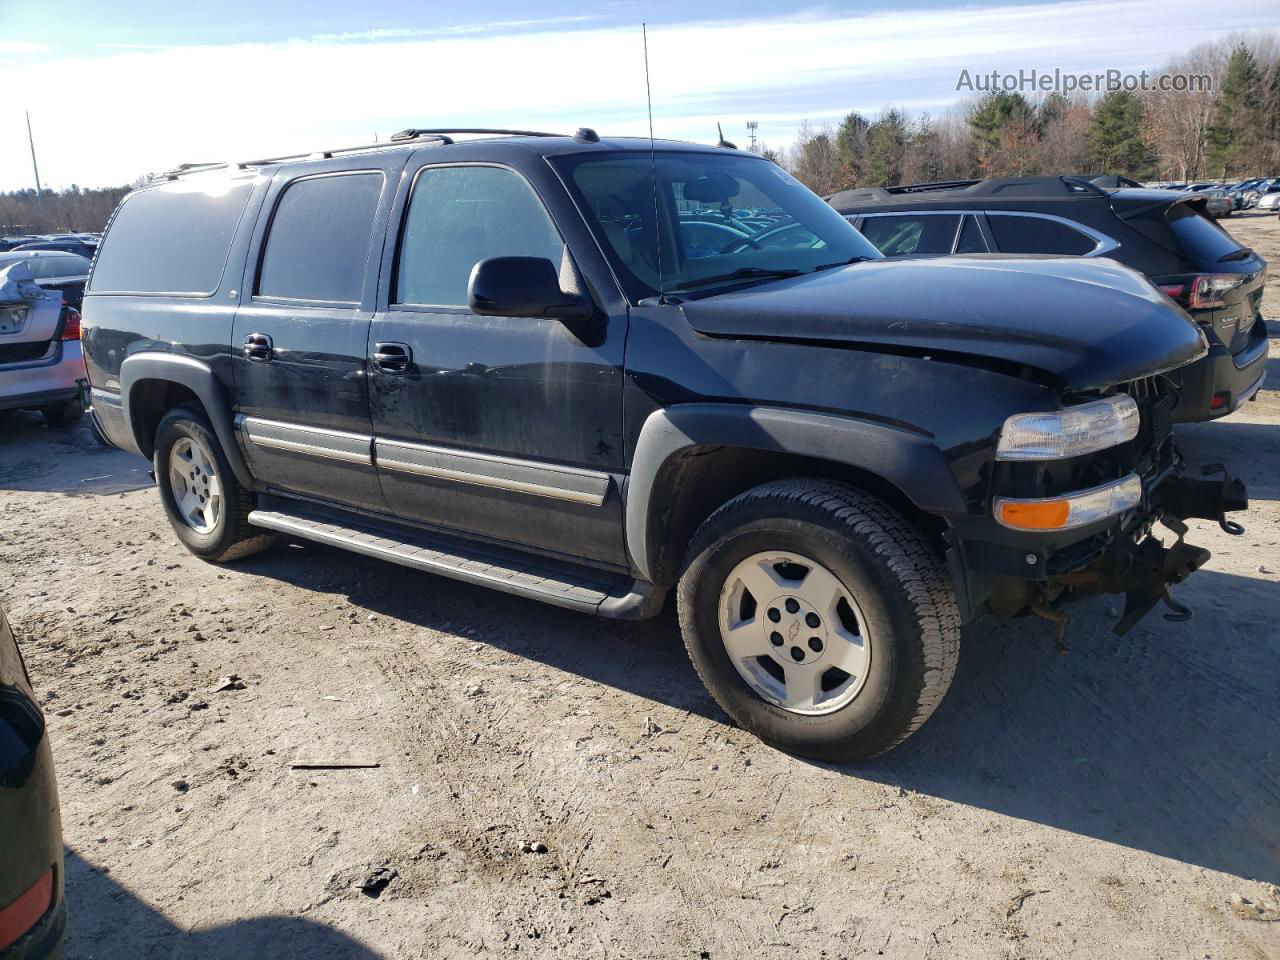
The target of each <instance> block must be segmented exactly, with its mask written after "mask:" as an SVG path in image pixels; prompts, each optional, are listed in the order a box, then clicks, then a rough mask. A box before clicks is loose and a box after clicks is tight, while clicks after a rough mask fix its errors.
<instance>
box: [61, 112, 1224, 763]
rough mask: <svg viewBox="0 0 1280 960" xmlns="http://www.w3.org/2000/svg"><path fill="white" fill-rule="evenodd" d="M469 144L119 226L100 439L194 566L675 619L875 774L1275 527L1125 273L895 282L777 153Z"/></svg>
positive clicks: (767, 717)
mask: <svg viewBox="0 0 1280 960" xmlns="http://www.w3.org/2000/svg"><path fill="white" fill-rule="evenodd" d="M466 132H467V133H470V134H474V133H476V132H477V131H466ZM454 133H456V131H438V130H410V131H405V132H404V133H402V134H399V135H397V136H396V138H395V139H394V142H392V143H390V144H382V145H375V146H369V147H362V148H352V149H348V150H338V151H326V152H324V153H321V154H313V155H311V156H310V157H308V158H306V159H299V158H296V157H295V158H281V159H278V160H263V161H257V162H252V163H243V164H233V165H216V166H203V167H195V168H183V169H179V170H175V171H173V172H172V173H170V174H167V175H165V176H162V177H160V178H159V179H157V180H156V181H155V182H153V183H151V184H150V185H148V186H147V187H145V188H143V189H141V190H138V191H137V192H135V193H133V194H131V195H130V196H129V197H127V198H126V199H125V200H124V201H123V203H122V204H121V206H120V207H119V209H118V210H117V211H116V213H115V215H114V217H113V218H112V221H111V223H110V225H109V226H108V229H107V232H106V236H105V237H104V239H103V242H102V245H101V249H100V251H99V253H98V256H97V260H96V262H95V265H94V268H93V273H92V275H91V277H90V281H89V287H88V291H87V293H86V296H85V303H84V342H85V348H86V357H87V363H88V370H89V378H90V381H91V384H92V401H93V416H94V417H95V419H96V420H97V421H98V422H99V423H100V424H101V427H102V429H103V431H104V432H105V434H106V436H107V437H109V438H110V439H111V441H112V442H113V443H115V444H117V445H119V446H121V447H124V448H127V449H130V450H134V451H137V452H139V453H141V454H142V455H143V456H146V457H148V458H150V459H151V461H152V463H153V465H154V468H155V475H156V480H157V486H158V488H159V494H160V497H161V500H162V502H163V504H164V507H165V510H166V512H167V513H168V516H169V519H170V522H171V523H172V525H173V528H174V530H175V531H176V534H177V536H178V537H179V538H180V539H181V540H182V541H183V542H184V543H185V544H186V545H187V547H188V549H190V550H191V551H192V552H193V553H195V554H196V555H197V556H200V557H204V558H206V559H208V560H211V561H215V562H222V561H229V560H235V559H237V558H240V557H244V556H247V555H249V554H251V553H254V552H256V551H258V550H261V549H263V548H264V547H266V546H267V545H268V544H269V543H270V541H271V539H272V536H273V535H275V534H284V535H288V536H291V537H300V538H305V539H309V540H314V541H318V542H320V543H323V544H330V545H333V546H338V547H342V548H345V549H349V550H353V551H357V552H359V553H364V554H368V555H370V556H373V557H378V558H382V559H386V560H390V561H393V562H396V563H400V564H404V565H406V566H409V567H413V568H416V569H420V570H424V571H428V572H431V573H437V574H442V575H444V576H448V577H453V578H455V579H458V580H462V581H466V582H470V583H476V584H482V585H485V586H489V587H493V588H496V589H499V590H504V591H508V592H510V593H515V594H519V595H521V596H525V597H532V598H535V599H538V600H543V601H546V602H549V603H554V604H558V605H560V606H563V607H567V608H569V609H572V610H579V611H582V612H587V613H594V614H598V615H600V616H605V617H615V618H639V617H648V616H652V615H654V614H656V613H657V612H658V611H659V610H660V609H661V608H662V606H663V602H664V598H665V597H666V596H667V595H668V593H670V592H672V591H674V592H676V594H677V596H678V608H679V615H680V624H681V629H682V632H683V634H684V638H685V642H686V645H687V647H688V650H689V654H690V656H691V658H692V660H693V663H694V665H695V667H696V669H697V671H698V673H699V674H700V675H701V677H702V679H703V680H704V682H705V683H706V684H707V687H708V688H709V690H710V691H711V693H712V695H713V696H714V697H715V698H716V700H717V701H718V702H719V703H720V704H721V705H722V706H723V707H724V709H725V711H726V712H727V713H728V714H729V715H730V716H732V717H733V718H734V719H735V720H737V721H738V722H739V723H741V724H742V725H743V726H744V727H746V728H747V729H749V730H752V731H753V732H755V733H756V734H758V735H759V736H760V737H762V738H763V739H765V740H766V741H768V742H770V743H772V744H775V745H777V746H779V747H782V748H784V749H788V750H793V751H796V752H800V753H804V754H809V755H813V756H818V757H824V758H828V759H849V758H857V757H865V756H869V755H872V754H875V753H878V752H881V751H884V750H887V749H889V748H891V747H893V746H894V745H896V744H898V743H900V742H901V741H902V740H903V739H905V738H906V737H907V736H908V735H909V734H910V733H911V732H912V731H913V730H915V729H917V728H918V727H919V726H920V724H922V723H923V722H924V721H925V719H926V718H927V717H928V716H929V715H930V714H931V713H932V712H933V710H934V708H935V707H936V706H937V705H938V702H939V701H940V700H941V698H942V696H943V694H944V693H945V691H946V689H947V687H948V685H949V684H950V682H951V678H952V675H953V673H954V671H955V666H956V660H957V656H958V653H959V643H960V626H961V624H962V623H964V622H966V621H969V620H972V619H974V618H976V617H977V616H979V615H980V614H981V613H983V612H986V611H991V612H994V613H997V614H1003V615H1016V614H1021V613H1027V612H1031V611H1038V612H1040V613H1043V614H1045V615H1048V616H1050V617H1053V618H1055V619H1058V620H1061V617H1060V616H1059V615H1058V613H1057V612H1056V611H1057V608H1058V607H1059V606H1060V605H1061V604H1062V603H1064V602H1065V601H1067V600H1069V599H1071V598H1073V597H1076V596H1081V595H1087V594H1091V593H1098V592H1119V593H1125V594H1126V596H1127V602H1126V609H1125V613H1124V614H1123V616H1122V618H1121V621H1120V623H1119V624H1118V627H1117V628H1118V629H1120V630H1124V629H1127V628H1128V627H1129V626H1131V625H1132V624H1133V623H1134V622H1135V621H1136V620H1137V619H1138V618H1139V617H1141V616H1143V615H1144V614H1145V613H1146V612H1147V611H1148V610H1150V609H1151V608H1152V607H1153V606H1154V605H1155V604H1156V603H1157V602H1159V601H1160V600H1161V599H1168V593H1167V590H1168V587H1169V585H1170V584H1171V583H1176V582H1178V581H1180V580H1181V579H1183V578H1184V577H1186V576H1188V575H1189V574H1190V573H1191V572H1192V571H1194V570H1195V569H1196V568H1198V567H1199V566H1200V565H1202V564H1203V563H1204V562H1205V561H1206V559H1207V558H1208V553H1207V552H1206V551H1204V550H1202V549H1199V548H1197V547H1193V546H1190V545H1189V544H1187V543H1186V542H1185V541H1184V540H1183V539H1182V537H1181V536H1180V535H1179V536H1178V537H1177V538H1176V540H1175V541H1174V542H1172V543H1171V544H1170V545H1167V546H1166V545H1164V544H1163V543H1162V542H1161V541H1160V540H1159V539H1158V538H1157V537H1155V536H1153V535H1152V529H1153V527H1154V525H1155V524H1156V523H1157V522H1161V521H1163V522H1164V523H1165V524H1167V525H1169V526H1170V527H1172V528H1173V529H1174V530H1176V531H1184V530H1185V528H1184V527H1183V525H1182V522H1181V518H1186V517H1197V516H1198V517H1211V518H1217V519H1219V520H1221V521H1223V522H1226V521H1225V519H1224V514H1225V512H1226V511H1229V510H1234V509H1241V508H1243V507H1244V505H1245V504H1244V492H1243V487H1242V486H1241V485H1240V484H1239V482H1238V481H1229V480H1225V479H1222V478H1219V479H1214V480H1200V479H1190V478H1187V477H1183V476H1182V475H1181V473H1182V461H1181V458H1180V456H1179V455H1178V452H1177V449H1176V446H1175V443H1174V439H1173V436H1172V426H1171V414H1172V410H1173V406H1174V403H1175V402H1176V396H1177V394H1176V389H1175V387H1174V383H1175V381H1176V379H1177V377H1178V374H1179V371H1180V369H1181V368H1183V367H1184V366H1185V365H1186V364H1188V363H1191V362H1193V361H1195V360H1197V359H1198V358H1199V357H1200V356H1202V355H1203V353H1204V352H1205V349H1206V346H1205V339H1204V336H1203V334H1202V333H1201V332H1200V330H1199V329H1198V328H1197V327H1196V325H1195V324H1193V323H1192V322H1190V320H1188V319H1187V316H1186V314H1185V313H1183V312H1182V311H1181V310H1180V309H1178V308H1177V307H1176V306H1175V305H1174V304H1173V303H1171V302H1170V301H1169V300H1168V299H1167V298H1165V297H1164V296H1162V295H1161V294H1160V293H1159V292H1158V291H1156V290H1155V289H1154V288H1153V287H1152V286H1151V285H1150V284H1149V283H1147V282H1146V280H1144V279H1143V278H1142V277H1141V276H1139V275H1137V274H1135V273H1133V272H1132V271H1130V270H1128V269H1127V268H1125V267H1122V266H1120V265H1118V264H1115V263H1112V262H1109V261H1089V260H1084V259H1075V260H1071V259H1057V260H1036V259H1026V258H1023V259H1012V258H1011V259H1004V260H1002V259H994V260H991V261H987V262H982V263H979V262H973V261H965V260H963V259H960V260H956V259H952V260H949V261H946V262H940V261H930V260H907V261H893V260H886V259H884V258H882V257H881V256H880V254H879V253H877V252H876V250H875V248H874V247H873V246H872V245H871V244H870V243H868V242H867V241H866V240H865V239H864V238H863V236H862V235H861V234H859V233H858V232H857V231H856V230H855V229H853V227H852V226H850V225H849V223H848V222H847V221H846V220H845V219H844V218H843V217H841V216H840V215H839V214H837V213H836V212H835V211H834V210H832V209H831V207H829V206H827V205H826V204H824V203H823V202H822V200H821V199H820V198H819V197H817V196H815V195H814V194H813V193H811V192H810V191H809V190H808V189H806V188H805V187H804V186H802V185H801V184H800V183H799V182H798V181H796V180H795V179H794V178H793V177H791V176H790V175H789V174H788V173H787V172H786V171H784V170H783V169H781V168H780V167H778V166H777V165H775V164H773V163H771V162H769V161H768V160H764V159H762V158H760V157H758V156H755V155H753V154H750V153H744V152H739V151H737V150H733V149H727V148H711V147H700V146H695V145H692V144H680V143H670V142H661V143H659V144H657V145H656V146H655V145H653V144H651V142H650V141H648V140H630V139H601V138H600V137H598V136H597V135H596V134H595V133H594V132H592V131H590V130H585V129H584V130H580V131H579V132H578V133H577V134H576V135H575V136H555V135H551V134H520V133H518V132H510V131H507V132H499V131H490V133H494V134H496V135H495V136H491V137H487V138H484V139H471V140H463V141H458V142H455V140H454V137H453V135H452V134H454ZM708 225H710V226H712V227H717V226H724V227H726V228H728V232H727V233H726V232H725V231H722V230H715V229H708ZM713 234H719V237H717V238H715V239H714V240H713V238H712V235H713Z"/></svg>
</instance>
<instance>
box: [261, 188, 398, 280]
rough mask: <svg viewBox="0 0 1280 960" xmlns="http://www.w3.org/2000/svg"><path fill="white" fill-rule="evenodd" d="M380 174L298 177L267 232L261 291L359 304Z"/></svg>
mask: <svg viewBox="0 0 1280 960" xmlns="http://www.w3.org/2000/svg"><path fill="white" fill-rule="evenodd" d="M381 193H382V174H381V173H344V174H339V175H337V176H323V177H308V178H307V179H305V180H295V181H294V182H293V183H291V184H289V186H287V187H286V188H285V190H284V193H283V194H281V196H280V200H279V202H278V203H277V204H276V212H275V216H273V217H272V218H271V227H270V228H269V230H268V232H267V242H266V249H265V251H264V252H263V255H262V269H261V271H259V273H258V295H259V296H262V297H280V298H283V299H287V300H321V301H324V302H326V303H359V302H360V295H361V291H362V288H363V287H364V272H365V263H366V261H367V260H368V258H369V236H370V234H371V233H372V232H373V217H374V214H375V213H376V212H377V209H378V197H379V196H380V195H381Z"/></svg>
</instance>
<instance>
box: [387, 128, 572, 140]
mask: <svg viewBox="0 0 1280 960" xmlns="http://www.w3.org/2000/svg"><path fill="white" fill-rule="evenodd" d="M452 133H464V134H471V133H490V134H498V135H500V136H505V137H563V136H564V134H563V133H547V132H546V131H544V130H502V129H498V128H495V127H456V128H454V129H452V130H450V129H434V130H420V129H418V128H417V127H410V128H409V129H408V130H401V131H400V132H399V133H393V134H392V135H391V139H392V140H393V141H395V142H397V143H398V142H400V141H402V140H412V139H414V138H415V137H421V136H424V135H425V136H444V137H448V135H449V134H452ZM450 142H452V140H451V141H450Z"/></svg>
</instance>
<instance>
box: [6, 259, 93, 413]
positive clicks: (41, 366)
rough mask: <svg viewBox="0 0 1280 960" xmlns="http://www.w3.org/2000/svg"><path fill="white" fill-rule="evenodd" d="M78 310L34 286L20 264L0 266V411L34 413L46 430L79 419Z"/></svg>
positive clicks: (80, 361) (81, 396)
mask: <svg viewBox="0 0 1280 960" xmlns="http://www.w3.org/2000/svg"><path fill="white" fill-rule="evenodd" d="M87 382H88V381H87V377H86V375H85V369H84V354H83V353H81V350H80V311H78V310H76V309H75V308H74V307H71V306H68V305H67V304H65V303H64V301H63V296H62V294H61V293H60V292H57V291H55V290H46V289H44V288H43V287H41V286H40V285H39V284H37V283H36V282H35V280H34V278H33V276H32V271H31V268H30V266H29V264H27V263H26V262H23V261H18V262H14V263H9V264H0V411H2V410H15V409H24V408H25V409H35V410H39V411H40V412H41V413H42V414H43V415H44V418H45V420H46V421H47V422H48V423H49V425H50V426H54V427H60V426H68V425H70V424H72V423H75V422H76V421H77V420H79V419H80V418H81V417H82V416H83V415H84V392H85V388H86V384H87Z"/></svg>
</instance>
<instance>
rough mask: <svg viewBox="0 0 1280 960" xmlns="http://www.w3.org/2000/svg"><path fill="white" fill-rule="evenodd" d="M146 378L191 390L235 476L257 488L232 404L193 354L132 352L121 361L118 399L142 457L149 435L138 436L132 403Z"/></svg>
mask: <svg viewBox="0 0 1280 960" xmlns="http://www.w3.org/2000/svg"><path fill="white" fill-rule="evenodd" d="M146 380H160V381H167V382H169V383H177V384H180V385H182V386H184V387H186V388H187V389H188V390H190V391H191V392H192V393H194V394H195V395H196V396H197V397H198V398H199V400H200V402H201V403H202V404H203V405H204V409H205V413H206V414H208V416H209V422H210V423H211V424H212V425H213V432H214V433H215V434H216V435H217V437H218V442H219V443H220V444H222V451H223V453H225V454H226V456H227V460H228V461H229V462H230V464H231V469H232V471H234V472H235V475H236V479H237V480H239V481H240V482H241V483H242V484H244V485H245V486H246V487H248V488H249V489H251V490H253V489H257V487H258V484H257V482H256V481H255V480H254V479H253V474H251V473H250V472H249V467H248V465H246V464H245V462H244V457H243V456H242V455H241V453H240V446H239V445H238V444H237V443H236V435H235V430H234V429H233V427H232V420H231V406H230V404H229V403H228V402H227V398H226V394H225V393H224V391H223V389H222V385H221V384H220V383H218V378H217V376H216V375H215V374H214V372H213V370H212V369H211V368H210V367H209V365H208V364H207V363H205V362H203V361H201V360H197V359H196V358H195V357H186V356H182V355H181V354H176V353H153V352H143V353H135V354H133V355H131V356H128V357H126V358H125V359H124V362H123V363H121V364H120V398H121V405H122V407H123V408H124V422H125V423H127V424H128V425H129V428H130V429H131V430H132V431H133V439H134V443H135V444H136V445H137V448H138V450H139V451H140V452H141V453H142V454H143V456H146V457H148V458H149V457H150V456H151V452H152V450H151V441H152V438H151V437H143V436H139V433H138V420H137V419H135V416H134V411H133V409H132V404H133V400H134V398H135V397H136V396H137V393H136V388H137V386H138V384H139V383H141V382H143V381H146Z"/></svg>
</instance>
